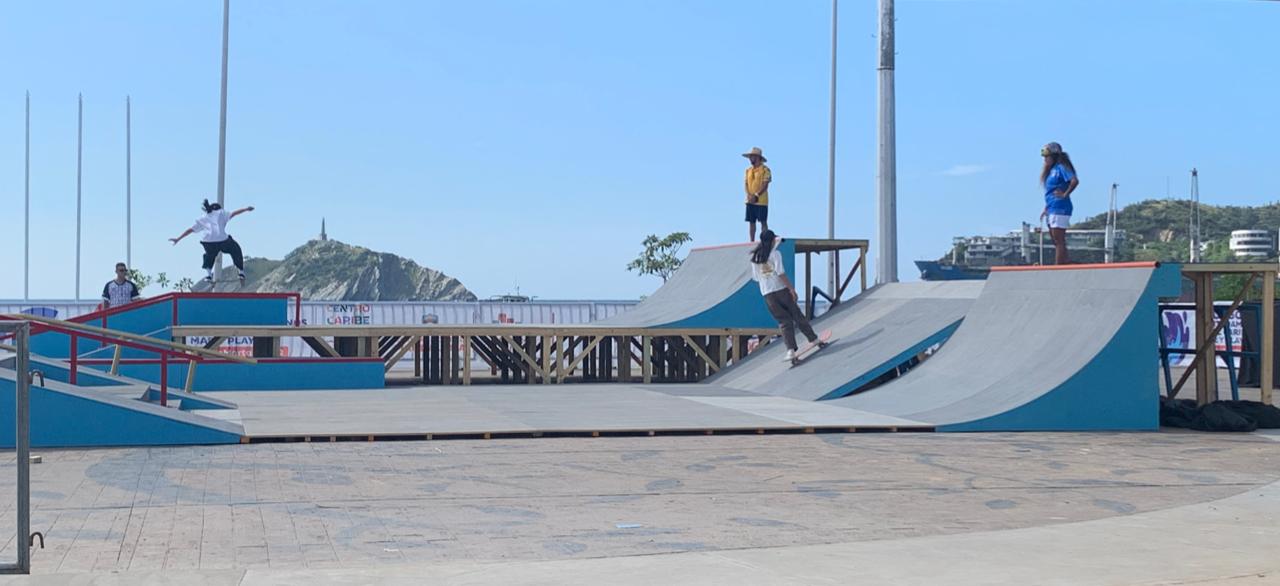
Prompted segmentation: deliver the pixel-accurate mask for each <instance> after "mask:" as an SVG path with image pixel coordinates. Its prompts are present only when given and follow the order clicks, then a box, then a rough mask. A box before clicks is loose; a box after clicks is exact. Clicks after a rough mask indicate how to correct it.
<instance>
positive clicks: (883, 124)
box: [876, 0, 898, 283]
mask: <svg viewBox="0 0 1280 586" xmlns="http://www.w3.org/2000/svg"><path fill="white" fill-rule="evenodd" d="M893 50H894V49H893V0H880V67H879V68H878V69H879V71H880V76H879V77H880V80H879V82H880V84H879V93H880V109H879V118H880V124H879V139H880V140H879V154H880V157H879V158H880V166H879V170H878V172H877V174H876V179H877V183H878V184H879V185H878V190H879V193H880V230H879V238H880V242H878V243H877V244H878V246H879V250H880V254H879V255H878V258H877V259H876V283H896V282H898V201H897V199H898V194H897V191H898V187H897V162H896V157H897V154H896V149H897V142H896V139H895V136H894V111H893V110H894V98H893V63H894V56H893Z"/></svg>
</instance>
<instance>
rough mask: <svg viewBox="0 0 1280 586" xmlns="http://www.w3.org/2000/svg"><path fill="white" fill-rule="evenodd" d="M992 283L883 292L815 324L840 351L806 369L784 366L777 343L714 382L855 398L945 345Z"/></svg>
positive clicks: (919, 285) (800, 395)
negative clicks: (891, 371)
mask: <svg viewBox="0 0 1280 586" xmlns="http://www.w3.org/2000/svg"><path fill="white" fill-rule="evenodd" d="M984 283H985V282H984V281H932V282H930V281H925V282H916V283H892V284H888V285H881V286H879V287H876V288H874V289H872V290H870V291H867V292H866V293H863V294H862V295H859V296H857V297H855V298H853V299H851V300H849V301H846V302H844V303H842V304H840V305H839V306H837V307H836V308H835V309H833V310H831V311H830V312H828V313H827V314H825V315H823V316H821V317H819V318H818V319H817V320H815V321H814V322H813V328H814V330H816V331H818V332H822V331H824V330H831V334H832V339H833V342H832V345H831V346H830V347H828V348H826V349H824V350H823V351H822V352H821V353H819V354H816V355H814V356H813V357H812V358H810V359H808V360H806V361H805V362H804V364H802V365H800V366H799V367H797V368H791V364H790V363H789V362H787V361H785V360H784V356H785V354H786V351H787V349H786V346H785V345H783V344H782V343H781V342H780V341H777V342H776V343H773V344H770V345H769V346H768V347H766V348H764V349H763V350H760V351H758V352H756V353H755V354H752V355H751V356H750V357H748V358H747V359H746V360H744V361H743V362H742V363H740V364H738V365H735V366H733V367H731V368H729V369H727V370H725V371H724V372H723V373H720V374H717V375H715V376H713V377H711V378H710V379H708V380H707V382H708V383H711V384H715V385H721V386H725V387H730V388H734V389H741V390H744V391H750V392H752V393H759V394H766V395H780V396H784V397H790V398H793V399H803V400H807V401H813V400H817V399H822V398H824V397H826V396H827V395H828V394H831V393H838V394H837V395H836V396H841V395H843V394H847V393H848V392H850V391H853V390H854V389H856V388H857V387H860V386H862V385H863V384H866V383H867V382H870V381H871V380H873V379H875V378H876V377H878V376H880V375H881V374H883V373H884V372H886V371H888V370H889V369H891V368H893V367H895V366H897V365H899V364H901V363H902V362H903V361H904V360H906V359H908V358H910V357H912V356H914V355H915V354H917V353H918V352H920V351H923V350H924V348H925V347H928V346H929V345H932V344H934V343H936V342H938V341H940V338H942V337H943V334H945V333H946V332H948V331H950V330H951V328H953V327H954V326H955V325H956V324H957V323H958V322H959V321H960V320H961V319H962V318H963V317H964V315H965V313H966V312H967V311H968V310H969V307H970V306H971V305H972V304H973V302H974V299H975V298H977V296H978V293H979V292H980V291H982V287H983V285H984ZM800 341H802V342H803V337H801V338H800Z"/></svg>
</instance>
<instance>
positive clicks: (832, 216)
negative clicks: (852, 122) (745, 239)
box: [805, 0, 840, 301]
mask: <svg viewBox="0 0 1280 586" xmlns="http://www.w3.org/2000/svg"><path fill="white" fill-rule="evenodd" d="M839 3H840V2H839V0H831V129H830V132H829V135H830V137H831V139H830V141H829V145H828V148H827V238H830V239H835V237H836V38H837V35H836V31H837V25H838V23H839V19H838V18H837V15H838V14H839ZM839 254H840V251H839V250H833V251H831V252H830V253H828V254H827V276H828V279H827V287H828V288H827V291H828V292H829V293H830V295H831V296H832V297H836V293H837V292H838V289H837V288H838V287H839V286H840V275H838V274H836V265H837V262H836V260H837V258H838V255H839ZM805 295H806V299H807V298H808V297H807V296H808V295H809V292H808V291H805ZM836 301H839V298H838V297H836Z"/></svg>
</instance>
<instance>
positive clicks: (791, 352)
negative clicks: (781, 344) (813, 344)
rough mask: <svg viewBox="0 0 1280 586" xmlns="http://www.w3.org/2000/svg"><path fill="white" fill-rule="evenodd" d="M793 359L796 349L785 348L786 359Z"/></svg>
mask: <svg viewBox="0 0 1280 586" xmlns="http://www.w3.org/2000/svg"><path fill="white" fill-rule="evenodd" d="M795 359H796V351H795V350H787V360H795Z"/></svg>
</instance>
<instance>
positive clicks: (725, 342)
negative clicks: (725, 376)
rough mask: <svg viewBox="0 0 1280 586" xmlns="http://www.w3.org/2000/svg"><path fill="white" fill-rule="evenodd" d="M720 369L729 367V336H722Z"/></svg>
mask: <svg viewBox="0 0 1280 586" xmlns="http://www.w3.org/2000/svg"><path fill="white" fill-rule="evenodd" d="M719 350H720V368H724V367H726V366H729V336H720V348H719Z"/></svg>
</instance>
